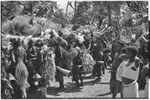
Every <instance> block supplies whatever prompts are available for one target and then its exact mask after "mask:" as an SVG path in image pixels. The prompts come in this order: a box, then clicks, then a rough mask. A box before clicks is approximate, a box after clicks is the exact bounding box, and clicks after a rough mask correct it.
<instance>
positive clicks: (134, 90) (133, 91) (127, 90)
mask: <svg viewBox="0 0 150 100" xmlns="http://www.w3.org/2000/svg"><path fill="white" fill-rule="evenodd" d="M123 98H130V99H132V98H139V90H138V83H137V82H135V84H133V85H131V86H128V87H123Z"/></svg>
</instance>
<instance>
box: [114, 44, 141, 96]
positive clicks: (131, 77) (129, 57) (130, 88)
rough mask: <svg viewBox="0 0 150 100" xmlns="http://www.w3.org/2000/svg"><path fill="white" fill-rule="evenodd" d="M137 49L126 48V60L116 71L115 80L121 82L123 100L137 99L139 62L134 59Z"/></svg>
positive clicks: (132, 47)
mask: <svg viewBox="0 0 150 100" xmlns="http://www.w3.org/2000/svg"><path fill="white" fill-rule="evenodd" d="M137 52H138V51H137V49H136V47H134V46H129V47H127V48H126V60H124V61H123V62H122V63H121V64H120V66H119V67H118V69H117V73H116V79H117V80H118V81H121V82H122V85H123V98H138V97H139V89H138V83H137V79H138V76H139V60H138V58H137V57H136V55H137Z"/></svg>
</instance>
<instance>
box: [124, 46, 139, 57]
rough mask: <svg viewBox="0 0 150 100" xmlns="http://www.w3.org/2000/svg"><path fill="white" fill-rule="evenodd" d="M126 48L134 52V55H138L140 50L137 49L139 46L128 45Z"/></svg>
mask: <svg viewBox="0 0 150 100" xmlns="http://www.w3.org/2000/svg"><path fill="white" fill-rule="evenodd" d="M126 50H128V51H130V52H132V53H133V57H135V56H136V55H137V53H138V50H137V48H136V47H135V46H128V47H127V48H126Z"/></svg>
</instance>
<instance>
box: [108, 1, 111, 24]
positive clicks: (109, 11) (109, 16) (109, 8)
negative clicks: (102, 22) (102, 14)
mask: <svg viewBox="0 0 150 100" xmlns="http://www.w3.org/2000/svg"><path fill="white" fill-rule="evenodd" d="M110 3H111V1H110V2H108V18H109V25H108V26H111V5H110Z"/></svg>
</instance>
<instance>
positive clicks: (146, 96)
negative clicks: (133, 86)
mask: <svg viewBox="0 0 150 100" xmlns="http://www.w3.org/2000/svg"><path fill="white" fill-rule="evenodd" d="M148 79H149V78H148V77H146V85H145V90H144V97H145V98H148V89H149V87H148Z"/></svg>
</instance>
